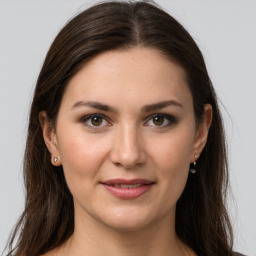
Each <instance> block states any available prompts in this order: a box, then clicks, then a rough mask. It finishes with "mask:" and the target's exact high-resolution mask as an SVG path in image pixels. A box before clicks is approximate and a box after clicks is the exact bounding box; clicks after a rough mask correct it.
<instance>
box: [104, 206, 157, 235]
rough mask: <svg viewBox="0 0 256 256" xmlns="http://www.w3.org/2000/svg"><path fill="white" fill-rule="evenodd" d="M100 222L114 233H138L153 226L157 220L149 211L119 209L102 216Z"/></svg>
mask: <svg viewBox="0 0 256 256" xmlns="http://www.w3.org/2000/svg"><path fill="white" fill-rule="evenodd" d="M101 222H103V223H104V224H105V225H107V226H108V227H110V228H113V229H115V230H116V231H138V230H143V229H145V228H147V227H150V226H151V225H152V226H153V225H154V223H155V222H157V220H156V218H154V216H153V215H152V212H150V211H143V210H141V209H124V208H123V209H122V208H121V209H120V208H119V209H115V210H112V211H111V212H110V213H108V214H104V218H101Z"/></svg>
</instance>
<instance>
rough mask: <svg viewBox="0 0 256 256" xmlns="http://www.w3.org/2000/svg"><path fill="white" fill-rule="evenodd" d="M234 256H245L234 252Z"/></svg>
mask: <svg viewBox="0 0 256 256" xmlns="http://www.w3.org/2000/svg"><path fill="white" fill-rule="evenodd" d="M233 256H245V255H244V254H241V253H239V252H233Z"/></svg>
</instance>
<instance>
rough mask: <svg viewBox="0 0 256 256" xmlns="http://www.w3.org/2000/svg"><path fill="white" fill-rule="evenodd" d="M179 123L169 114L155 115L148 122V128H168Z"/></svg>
mask: <svg viewBox="0 0 256 256" xmlns="http://www.w3.org/2000/svg"><path fill="white" fill-rule="evenodd" d="M175 123H177V121H176V119H175V117H173V116H171V115H167V114H154V115H152V116H151V117H150V119H149V120H148V121H147V123H146V126H155V127H159V128H160V127H168V126H170V125H171V124H175Z"/></svg>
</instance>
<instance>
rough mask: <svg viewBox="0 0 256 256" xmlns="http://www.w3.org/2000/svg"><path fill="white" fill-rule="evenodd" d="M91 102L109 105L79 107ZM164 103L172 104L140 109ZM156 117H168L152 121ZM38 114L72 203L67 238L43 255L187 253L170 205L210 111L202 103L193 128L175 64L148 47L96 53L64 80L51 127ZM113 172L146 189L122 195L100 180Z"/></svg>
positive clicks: (43, 115) (181, 72) (201, 144)
mask: <svg viewBox="0 0 256 256" xmlns="http://www.w3.org/2000/svg"><path fill="white" fill-rule="evenodd" d="M89 101H90V102H91V101H93V102H98V103H101V104H104V105H107V106H109V107H110V108H111V110H106V109H105V110H102V109H96V108H95V106H94V107H92V106H87V105H86V104H83V103H84V102H89ZM166 101H172V104H170V105H168V106H165V107H162V108H160V109H157V110H149V109H148V110H149V111H148V110H147V111H145V106H146V105H152V104H156V103H159V102H166ZM81 102H83V103H81ZM173 102H174V103H175V104H173ZM159 113H162V114H165V115H170V116H171V121H169V120H168V119H167V118H165V117H161V116H160V117H158V120H155V121H154V119H153V117H152V115H154V114H159ZM92 114H101V115H104V118H102V119H97V120H96V121H97V122H96V123H97V125H98V124H100V125H98V126H96V125H93V124H95V123H92V119H90V118H88V116H89V115H92ZM39 118H40V122H41V125H42V129H43V135H44V139H45V143H46V145H47V147H48V149H49V151H50V153H51V155H52V164H53V165H56V166H60V165H62V166H63V170H64V174H65V178H66V181H67V184H68V187H69V189H70V191H71V193H72V195H73V198H74V207H75V231H74V234H73V236H72V237H71V239H69V241H68V242H66V243H65V244H64V245H63V246H61V247H60V248H57V249H55V250H53V251H51V252H49V253H48V254H47V255H95V256H96V255H122V256H129V255H132V256H136V255H140V256H141V255H147V256H153V255H163V256H165V255H166V256H167V255H168V256H171V255H195V254H194V253H193V252H192V250H191V249H190V248H188V247H187V246H186V245H184V244H183V243H181V242H180V241H179V240H178V238H177V237H176V234H175V211H176V203H177V200H178V199H179V197H180V195H181V193H182V191H183V189H184V187H185V184H186V181H187V179H188V174H189V165H190V163H192V162H194V161H195V160H196V159H195V154H197V155H198V156H199V155H200V153H201V152H202V150H203V148H204V146H205V143H206V141H207V135H208V130H209V127H210V124H211V118H212V108H211V106H210V105H205V114H204V118H203V120H202V122H201V123H200V124H199V125H196V122H195V117H194V112H193V99H192V95H191V92H190V90H189V87H188V84H187V81H186V79H185V72H184V70H183V68H182V67H180V66H178V65H177V64H175V63H173V62H171V61H170V60H167V59H166V58H165V57H164V56H163V55H162V54H161V53H160V52H159V51H157V50H155V49H149V48H141V47H136V48H132V49H129V50H123V51H117V50H115V51H108V52H105V53H101V54H100V55H98V56H96V57H95V58H93V59H91V60H90V61H89V62H87V63H86V64H85V65H84V66H83V67H82V69H81V70H80V71H79V72H78V73H77V74H76V75H75V76H74V77H73V78H72V79H71V81H70V82H69V84H68V87H67V90H66V92H65V94H64V96H63V99H62V103H61V106H60V109H59V113H58V117H57V123H56V127H52V125H51V123H50V122H48V121H47V114H46V113H45V112H44V111H43V112H41V113H40V114H39ZM159 120H160V121H159ZM54 157H57V158H58V160H57V162H54ZM116 178H123V179H138V178H143V179H147V180H150V181H153V182H154V185H153V186H152V187H151V188H150V190H149V191H148V192H146V193H145V194H143V195H141V196H140V197H138V198H135V199H130V200H124V199H120V198H117V197H115V196H113V195H111V194H110V193H109V192H108V191H107V190H106V189H105V188H104V186H103V185H102V184H101V182H103V181H106V180H109V179H116Z"/></svg>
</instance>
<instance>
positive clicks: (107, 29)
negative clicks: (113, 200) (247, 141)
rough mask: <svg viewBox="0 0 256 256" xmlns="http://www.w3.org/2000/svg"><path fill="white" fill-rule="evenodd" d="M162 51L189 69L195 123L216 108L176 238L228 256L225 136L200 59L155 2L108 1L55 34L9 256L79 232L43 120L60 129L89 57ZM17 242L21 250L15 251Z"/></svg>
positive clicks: (180, 205)
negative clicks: (65, 101)
mask: <svg viewBox="0 0 256 256" xmlns="http://www.w3.org/2000/svg"><path fill="white" fill-rule="evenodd" d="M137 46H141V47H148V48H155V49H158V50H160V51H161V52H162V53H163V54H164V55H165V56H166V57H168V58H169V59H170V60H172V61H175V62H176V63H178V64H179V65H181V66H182V67H183V68H184V70H185V71H186V76H187V82H188V85H189V88H190V90H191V93H192V96H193V104H194V112H195V118H196V120H197V122H200V120H201V118H202V115H203V113H204V104H206V103H209V104H211V105H212V107H213V120H212V126H211V128H210V131H209V136H208V141H207V144H206V147H205V149H204V150H203V152H202V154H201V157H200V159H199V161H198V163H197V173H196V174H194V175H192V174H190V175H189V178H188V181H187V184H186V187H185V190H184V192H183V194H182V196H181V197H180V199H179V200H178V202H177V212H176V224H175V225H176V233H177V235H178V237H179V238H180V239H181V240H182V241H184V242H185V243H186V244H187V245H189V246H190V247H191V248H192V249H193V250H194V251H195V252H196V253H197V255H207V256H216V255H218V256H227V255H231V249H232V229H231V225H230V221H229V218H228V214H227V211H226V208H225V196H226V189H227V184H228V175H227V158H226V147H225V137H224V130H223V124H222V118H221V115H220V111H219V107H218V104H217V99H216V95H215V92H214V89H213V87H212V83H211V81H210V78H209V75H208V72H207V69H206V66H205V62H204V59H203V56H202V54H201V52H200V50H199V48H198V47H197V45H196V43H195V42H194V40H193V39H192V37H191V36H190V34H189V33H188V32H187V31H186V30H185V29H184V28H183V26H182V25H181V24H180V23H178V22H177V21H176V20H175V19H174V18H173V17H171V16H170V15H169V14H167V13H166V12H165V11H163V10H161V9H160V8H159V7H158V6H156V5H155V4H154V3H152V2H145V1H139V2H105V3H101V4H98V5H95V6H93V7H91V8H89V9H87V10H85V11H83V12H82V13H80V14H79V15H77V16H76V17H75V18H73V19H72V20H71V21H70V22H69V23H68V24H67V25H66V26H65V27H64V28H63V29H62V30H61V31H60V33H59V34H58V35H57V37H56V39H55V40H54V42H53V43H52V45H51V47H50V50H49V52H48V53H47V56H46V59H45V61H44V64H43V67H42V70H41V72H40V74H39V77H38V80H37V84H36V88H35V93H34V98H33V102H32V106H31V112H30V119H29V127H28V137H27V144H26V150H25V156H24V179H25V188H26V204H25V209H24V212H23V214H22V215H21V217H20V219H19V221H18V223H17V225H16V227H15V229H14V231H13V234H12V236H11V239H10V243H9V254H8V255H12V254H13V255H19V256H20V255H24V256H38V255H41V254H44V253H46V252H47V251H49V250H51V249H53V248H56V247H58V246H60V245H62V244H63V243H64V242H65V241H67V239H68V238H69V237H70V236H71V235H72V233H73V231H74V208H73V207H74V206H73V198H72V195H71V193H70V191H69V189H68V187H67V184H66V181H65V178H64V175H63V170H62V167H54V166H53V165H51V161H50V154H49V152H48V150H47V148H46V146H45V143H44V140H43V136H42V131H41V128H40V123H39V120H38V114H39V112H40V111H42V110H45V111H46V112H47V115H48V117H49V119H50V121H51V122H53V123H55V121H56V117H57V114H58V110H59V107H60V103H61V100H62V96H63V93H64V91H65V88H66V86H67V84H68V82H69V80H70V79H71V78H72V76H74V74H76V72H77V71H78V70H79V69H80V68H81V67H82V66H83V64H84V63H85V62H86V61H88V60H89V59H90V58H93V57H94V56H96V55H97V54H99V53H102V52H104V51H108V50H113V49H129V48H131V47H137ZM16 238H17V244H16V246H13V244H14V241H15V239H16Z"/></svg>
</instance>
